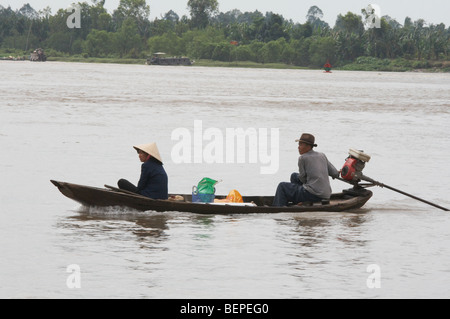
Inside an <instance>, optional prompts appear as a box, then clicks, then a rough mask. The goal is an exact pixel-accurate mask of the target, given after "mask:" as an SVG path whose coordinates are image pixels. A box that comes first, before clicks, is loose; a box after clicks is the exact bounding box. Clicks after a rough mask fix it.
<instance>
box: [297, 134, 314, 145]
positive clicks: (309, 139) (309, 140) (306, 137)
mask: <svg viewBox="0 0 450 319" xmlns="http://www.w3.org/2000/svg"><path fill="white" fill-rule="evenodd" d="M295 141H296V142H303V143H306V144H309V145H312V146H313V147H317V144H314V143H315V141H316V138H315V137H314V135H312V134H308V133H303V134H302V136H301V137H300V139H298V140H295Z"/></svg>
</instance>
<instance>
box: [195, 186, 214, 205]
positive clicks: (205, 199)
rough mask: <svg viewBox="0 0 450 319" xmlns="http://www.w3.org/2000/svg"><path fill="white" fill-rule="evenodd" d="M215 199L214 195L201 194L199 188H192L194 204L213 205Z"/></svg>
mask: <svg viewBox="0 0 450 319" xmlns="http://www.w3.org/2000/svg"><path fill="white" fill-rule="evenodd" d="M214 190H215V189H214ZM215 197H216V195H214V194H200V193H199V192H198V191H197V186H193V187H192V202H193V203H213V202H214V198H215Z"/></svg>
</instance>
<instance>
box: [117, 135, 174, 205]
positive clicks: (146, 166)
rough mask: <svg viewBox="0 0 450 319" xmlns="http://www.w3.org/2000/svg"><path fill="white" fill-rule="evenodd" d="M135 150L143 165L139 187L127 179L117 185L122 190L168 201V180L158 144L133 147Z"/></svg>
mask: <svg viewBox="0 0 450 319" xmlns="http://www.w3.org/2000/svg"><path fill="white" fill-rule="evenodd" d="M133 148H134V149H135V150H136V151H137V152H138V155H139V159H140V161H141V162H142V163H143V164H142V167H141V177H140V179H139V182H138V185H137V187H136V186H135V185H133V184H132V183H130V182H129V181H128V180H125V179H121V180H119V181H118V183H117V185H118V186H119V188H120V189H124V190H127V191H130V192H133V193H137V194H140V195H143V196H146V197H149V198H153V199H167V198H168V178H167V173H166V171H165V170H164V167H163V162H162V159H161V155H160V154H159V150H158V147H157V146H156V143H151V144H143V145H138V146H133Z"/></svg>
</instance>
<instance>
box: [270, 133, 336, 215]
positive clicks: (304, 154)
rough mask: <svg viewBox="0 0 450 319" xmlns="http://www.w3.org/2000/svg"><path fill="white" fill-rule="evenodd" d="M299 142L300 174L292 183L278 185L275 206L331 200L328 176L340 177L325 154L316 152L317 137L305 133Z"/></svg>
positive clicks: (297, 174)
mask: <svg viewBox="0 0 450 319" xmlns="http://www.w3.org/2000/svg"><path fill="white" fill-rule="evenodd" d="M296 142H298V151H299V153H300V157H299V159H298V168H299V172H298V173H293V174H292V175H291V182H290V183H287V182H282V183H280V184H279V185H278V188H277V191H276V193H275V198H274V201H273V206H278V207H281V206H287V205H288V204H289V203H292V204H294V205H296V204H301V203H304V202H320V201H322V200H329V199H330V196H331V185H330V180H329V178H328V176H331V177H333V178H336V177H339V171H338V170H337V169H336V168H335V167H334V166H333V165H332V164H331V163H330V162H329V161H328V159H327V157H326V156H325V154H323V153H320V152H316V151H314V149H313V148H314V147H317V144H315V137H314V136H313V135H311V134H308V133H304V134H302V136H301V137H300V139H298V140H296Z"/></svg>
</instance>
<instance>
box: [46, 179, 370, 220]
mask: <svg viewBox="0 0 450 319" xmlns="http://www.w3.org/2000/svg"><path fill="white" fill-rule="evenodd" d="M51 182H52V183H53V184H54V185H55V186H56V187H57V188H58V189H59V191H60V192H61V193H62V194H63V195H65V196H66V197H68V198H70V199H73V200H75V201H76V202H78V203H80V204H81V205H83V206H87V207H111V206H117V207H126V208H131V209H135V210H138V211H157V212H189V213H195V214H218V215H229V214H274V213H281V212H290V213H305V212H343V211H349V210H354V209H358V208H361V207H362V206H364V204H365V203H366V202H367V201H368V200H369V199H370V198H371V197H372V195H373V193H372V192H371V191H369V190H367V189H364V188H361V187H359V186H355V187H354V188H352V189H349V190H344V191H343V192H342V193H337V194H332V195H331V198H330V201H329V202H324V203H320V202H319V203H313V204H303V205H301V206H298V205H292V206H286V207H274V206H271V205H272V202H273V198H274V197H273V196H243V201H244V203H197V202H192V195H171V196H170V198H169V200H155V199H151V198H148V197H145V196H142V195H139V194H134V193H131V192H127V191H123V190H120V189H117V188H115V187H111V186H105V187H106V188H97V187H91V186H85V185H77V184H71V183H66V182H58V181H54V180H52V181H51ZM225 197H226V196H216V198H217V199H224V198H225Z"/></svg>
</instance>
